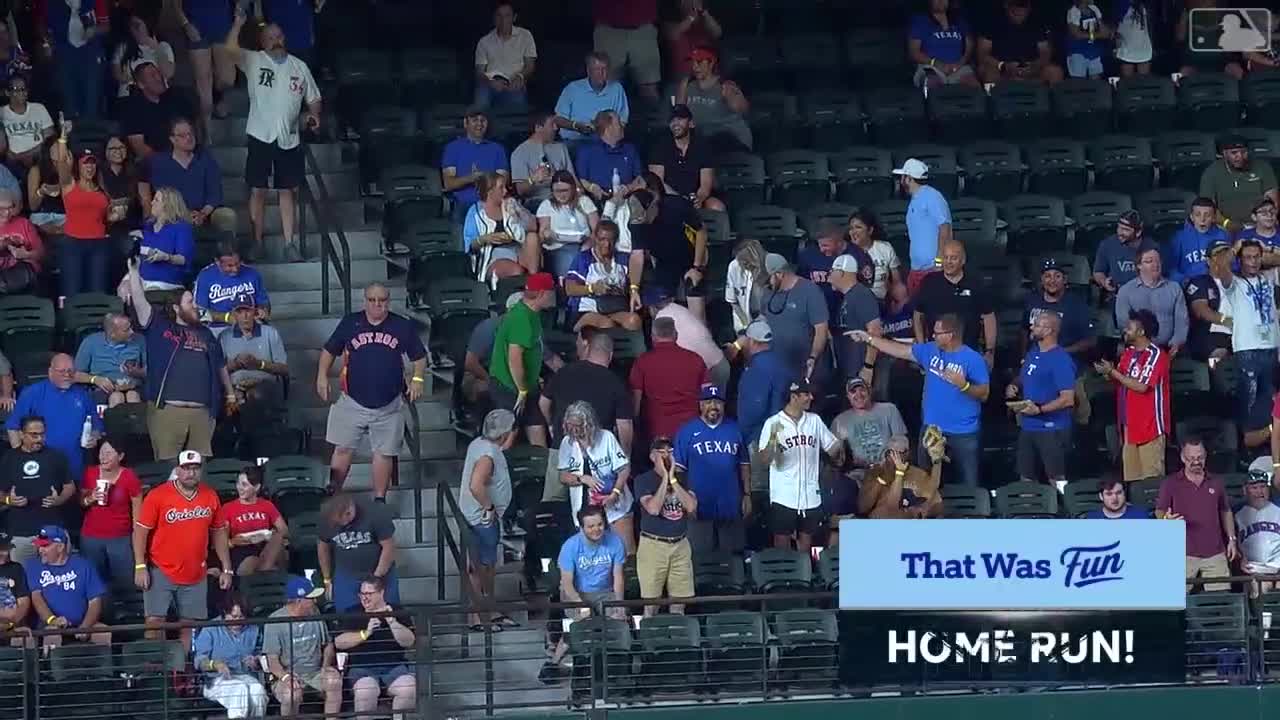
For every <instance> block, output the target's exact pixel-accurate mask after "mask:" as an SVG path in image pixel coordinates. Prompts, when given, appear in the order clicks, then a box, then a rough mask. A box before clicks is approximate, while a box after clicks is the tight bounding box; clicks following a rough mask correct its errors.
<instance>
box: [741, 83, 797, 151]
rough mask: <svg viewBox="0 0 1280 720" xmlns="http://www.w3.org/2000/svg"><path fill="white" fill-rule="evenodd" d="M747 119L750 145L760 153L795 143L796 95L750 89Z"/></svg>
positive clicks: (788, 146)
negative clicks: (757, 91) (751, 140)
mask: <svg viewBox="0 0 1280 720" xmlns="http://www.w3.org/2000/svg"><path fill="white" fill-rule="evenodd" d="M750 97H751V111H750V113H749V115H748V122H749V124H750V125H751V134H752V136H753V142H754V149H755V150H756V151H757V152H761V153H766V154H767V153H770V152H774V151H777V150H784V149H786V148H790V147H795V145H796V131H797V130H798V129H799V124H798V122H797V113H798V108H797V107H796V97H795V96H794V95H790V94H787V93H783V92H764V93H753V94H752V95H751V96H750Z"/></svg>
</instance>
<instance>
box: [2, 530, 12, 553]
mask: <svg viewBox="0 0 1280 720" xmlns="http://www.w3.org/2000/svg"><path fill="white" fill-rule="evenodd" d="M11 547H13V536H12V535H10V534H9V533H7V532H5V531H3V530H0V549H8V548H11Z"/></svg>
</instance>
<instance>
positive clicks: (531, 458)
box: [503, 445, 696, 577]
mask: <svg viewBox="0 0 1280 720" xmlns="http://www.w3.org/2000/svg"><path fill="white" fill-rule="evenodd" d="M503 454H504V455H505V456H506V459H507V474H508V475H509V476H510V477H511V484H512V485H519V484H521V483H525V482H536V483H539V484H541V483H542V482H543V480H544V479H545V478H546V475H547V463H548V462H549V461H550V459H551V455H550V453H549V451H548V450H547V449H546V448H544V447H539V446H537V445H518V446H516V447H513V448H511V449H510V450H507V451H506V452H504V453H503ZM695 577H696V576H695Z"/></svg>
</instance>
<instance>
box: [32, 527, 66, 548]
mask: <svg viewBox="0 0 1280 720" xmlns="http://www.w3.org/2000/svg"><path fill="white" fill-rule="evenodd" d="M54 543H62V544H64V545H69V544H70V543H71V536H70V535H69V534H67V531H66V529H65V528H63V527H62V526H61V525H45V526H44V527H42V528H40V534H39V535H36V539H35V540H34V541H32V544H33V545H35V546H36V547H45V546H46V545H52V544H54Z"/></svg>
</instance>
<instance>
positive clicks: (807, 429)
mask: <svg viewBox="0 0 1280 720" xmlns="http://www.w3.org/2000/svg"><path fill="white" fill-rule="evenodd" d="M775 426H776V427H778V428H779V430H778V453H779V455H778V456H775V457H774V460H773V462H771V463H769V501H770V502H775V503H778V504H779V505H782V506H783V507H788V508H791V509H792V510H812V509H813V508H816V507H818V506H820V505H822V493H821V491H820V488H819V486H818V477H819V475H820V471H821V469H822V453H824V452H830V451H831V450H832V449H833V448H835V446H836V445H837V444H839V442H840V440H839V439H838V438H836V436H835V435H832V434H831V431H830V430H828V429H827V426H826V425H823V424H822V418H820V417H818V416H817V415H815V414H813V413H810V412H807V413H805V414H804V415H803V416H801V418H800V420H799V421H796V420H793V419H792V418H791V416H790V415H788V414H787V412H786V410H783V411H780V412H779V413H778V414H777V415H773V416H771V417H770V418H769V419H768V420H765V421H764V426H763V427H761V428H760V438H759V442H758V444H757V445H756V447H759V448H763V447H764V446H765V445H767V444H768V443H769V436H770V435H772V434H773V428H774V427H775Z"/></svg>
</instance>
